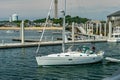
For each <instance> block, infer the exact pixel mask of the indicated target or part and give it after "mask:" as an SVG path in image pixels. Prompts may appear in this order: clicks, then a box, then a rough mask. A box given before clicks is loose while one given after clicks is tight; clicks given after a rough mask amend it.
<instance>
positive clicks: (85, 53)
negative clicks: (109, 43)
mask: <svg viewBox="0 0 120 80" xmlns="http://www.w3.org/2000/svg"><path fill="white" fill-rule="evenodd" d="M65 3H66V0H65ZM65 6H66V5H65ZM65 10H66V9H65ZM62 13H63V16H64V19H63V34H62V35H63V36H62V38H63V44H62V50H63V52H61V53H55V54H49V55H46V56H37V57H36V61H37V63H38V65H39V66H58V65H59V66H61V65H78V64H89V63H96V62H100V61H102V60H103V55H104V52H103V51H98V52H96V51H95V52H93V51H92V50H90V49H89V48H88V47H82V48H81V49H80V51H79V50H75V51H72V50H71V49H68V51H67V52H66V51H65V13H66V11H62ZM38 49H39V48H38ZM37 52H38V50H37Z"/></svg>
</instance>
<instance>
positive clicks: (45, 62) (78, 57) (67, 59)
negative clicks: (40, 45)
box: [36, 53, 104, 66]
mask: <svg viewBox="0 0 120 80" xmlns="http://www.w3.org/2000/svg"><path fill="white" fill-rule="evenodd" d="M103 54H104V53H100V54H91V55H89V54H83V53H82V54H81V53H80V54H79V53H78V54H71V55H70V56H63V55H61V54H54V55H55V56H53V55H52V56H41V57H40V56H38V57H36V60H37V63H38V65H39V66H52V65H77V64H89V63H96V62H100V61H102V59H103ZM56 55H60V56H56ZM65 55H69V53H67V54H66V53H65Z"/></svg>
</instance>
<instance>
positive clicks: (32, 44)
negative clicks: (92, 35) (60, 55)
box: [0, 39, 107, 49]
mask: <svg viewBox="0 0 120 80" xmlns="http://www.w3.org/2000/svg"><path fill="white" fill-rule="evenodd" d="M100 42H107V40H106V39H101V40H76V41H74V42H73V41H68V42H66V44H72V43H100ZM38 44H40V45H41V46H53V45H61V44H62V41H46V42H25V43H24V44H22V43H2V44H0V49H6V48H25V47H37V46H38Z"/></svg>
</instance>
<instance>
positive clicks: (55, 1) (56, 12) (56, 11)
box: [54, 0, 58, 19]
mask: <svg viewBox="0 0 120 80" xmlns="http://www.w3.org/2000/svg"><path fill="white" fill-rule="evenodd" d="M54 8H55V10H54V18H55V19H58V0H54Z"/></svg>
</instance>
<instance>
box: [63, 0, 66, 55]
mask: <svg viewBox="0 0 120 80" xmlns="http://www.w3.org/2000/svg"><path fill="white" fill-rule="evenodd" d="M62 13H63V33H62V39H63V43H62V50H63V53H64V52H65V16H66V0H65V3H64V10H63V11H62Z"/></svg>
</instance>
